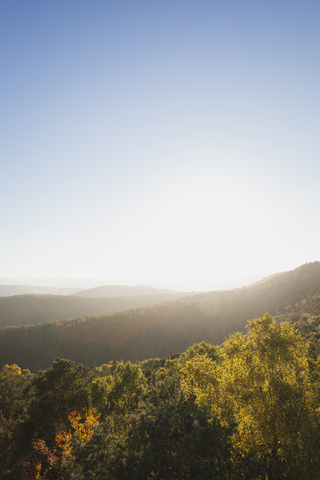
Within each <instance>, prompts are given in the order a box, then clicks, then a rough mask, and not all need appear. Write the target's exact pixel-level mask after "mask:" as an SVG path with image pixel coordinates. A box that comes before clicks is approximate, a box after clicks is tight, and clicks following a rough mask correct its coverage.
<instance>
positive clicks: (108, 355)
mask: <svg viewBox="0 0 320 480" xmlns="http://www.w3.org/2000/svg"><path fill="white" fill-rule="evenodd" d="M2 287H3V288H2V290H1V286H0V295H1V294H2V293H3V296H1V297H0V368H1V370H0V466H1V468H0V479H8V480H9V479H10V480H18V479H26V480H29V479H30V480H34V479H46V480H58V479H59V480H62V479H63V480H72V479H73V480H75V479H77V480H88V479H93V478H94V479H99V480H108V479H110V480H112V479H113V480H114V479H116V480H117V479H119V480H122V479H128V480H138V479H140V480H149V479H150V480H151V479H158V480H187V479H190V480H191V479H201V480H205V479H212V480H214V479H221V480H222V479H229V480H238V479H247V480H250V479H254V480H281V479H292V480H295V479H297V480H301V479H304V480H316V479H317V478H320V458H319V445H320V385H319V378H320V263H319V262H313V263H308V264H305V265H302V266H301V267H299V268H297V269H295V270H292V271H288V272H284V273H281V274H277V275H273V276H271V277H267V278H265V279H264V280H262V281H259V282H257V283H255V284H251V285H249V286H246V287H242V288H239V289H233V290H228V291H227V290H226V291H224V290H221V291H213V292H203V293H194V292H193V293H190V292H174V291H168V290H160V289H155V288H150V287H120V286H117V287H116V286H109V287H99V288H96V289H90V290H86V291H81V292H76V291H73V292H71V293H70V292H65V294H63V295H61V294H60V293H56V294H53V293H52V292H51V293H49V292H48V291H46V292H44V293H39V292H38V293H27V294H23V293H21V294H19V295H16V292H15V290H14V288H13V289H12V290H11V291H10V290H9V286H2ZM4 287H5V288H4ZM1 292H2V293H1ZM8 292H10V293H8Z"/></svg>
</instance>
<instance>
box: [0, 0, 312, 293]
mask: <svg viewBox="0 0 320 480" xmlns="http://www.w3.org/2000/svg"><path fill="white" fill-rule="evenodd" d="M319 25H320V2H319V1H308V0H306V1H295V0H287V1H286V0H283V1H282V0H280V1H279V0H274V1H273V0H269V1H265V2H263V1H258V0H255V1H246V0H243V1H238V0H234V1H228V0H223V1H222V0H221V1H216V0H194V1H188V0H184V1H182V0H181V1H180V0H147V1H135V0H128V1H122V0H114V1H107V0H104V1H99V0H94V1H89V0H87V1H83V0H68V1H61V0H55V1H50V2H49V1H43V0H41V1H34V0H28V1H25V0H1V2H0V69H1V76H0V82H1V91H0V137H1V140H0V162H1V175H0V184H1V185H0V202H1V211H0V216H1V217H0V225H1V236H0V259H1V263H0V277H8V278H23V277H29V278H30V277H33V278H41V277H42V278H43V277H57V278H64V277H65V278H83V277H91V278H112V279H123V278H131V279H136V280H137V281H139V282H152V281H156V280H180V279H184V280H190V279H191V280H200V279H202V280H203V279H212V280H217V279H225V278H238V277H246V278H247V277H254V276H258V275H261V274H269V273H270V274H271V273H274V272H279V271H283V270H289V269H292V268H295V267H297V266H299V265H301V264H302V263H305V262H309V261H314V260H320V221H319V207H320V141H319V138H320V136H319V131H320V128H319V127H320V121H319V115H320V113H319V112H320V108H319V107H320V94H319V85H320V75H319V73H320V61H319V60H320V59H319V47H320V29H319ZM195 288H196V285H195Z"/></svg>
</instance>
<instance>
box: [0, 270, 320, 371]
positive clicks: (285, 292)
mask: <svg viewBox="0 0 320 480" xmlns="http://www.w3.org/2000/svg"><path fill="white" fill-rule="evenodd" d="M316 293H320V263H319V262H315V263H312V264H307V265H303V266H302V267H299V268H298V269H296V270H293V271H291V272H287V273H284V274H282V275H279V276H276V277H273V278H272V279H270V280H266V281H265V282H264V283H262V284H259V285H256V286H251V287H246V288H242V289H236V290H231V291H221V292H212V293H206V294H195V295H190V296H188V297H185V298H180V299H178V300H172V301H170V302H166V303H162V304H158V305H156V306H152V307H143V308H139V309H135V310H128V311H125V312H120V313H114V314H112V315H103V316H90V317H87V318H78V319H73V320H68V321H63V322H55V323H50V324H46V325H36V326H32V327H20V328H18V327H15V328H6V329H2V330H1V331H0V365H3V364H5V363H17V364H19V365H20V366H21V367H23V368H30V369H31V370H36V369H38V368H47V367H48V366H50V365H51V363H52V361H53V360H54V359H55V358H56V357H58V356H60V357H66V358H69V359H71V360H74V361H76V362H81V363H84V364H87V365H91V364H94V363H95V364H97V365H99V364H102V363H106V362H108V361H110V360H112V358H113V357H115V356H116V357H117V358H118V359H123V360H129V359H130V360H142V359H145V358H151V357H163V356H167V355H169V354H170V352H181V351H183V350H185V349H186V348H187V347H188V346H190V345H192V344H193V343H195V342H200V341H202V340H205V341H206V342H211V343H213V344H216V345H217V344H220V343H221V342H223V340H224V339H225V338H226V337H227V336H228V335H229V334H230V333H233V332H235V331H243V329H244V327H245V325H246V322H247V320H248V319H252V318H256V317H259V316H260V315H262V314H264V313H265V312H266V311H268V312H269V313H270V314H271V315H273V316H275V315H281V314H283V313H284V312H285V311H286V309H288V308H289V307H290V306H291V305H292V304H296V303H298V302H301V301H302V300H303V299H305V298H306V297H307V296H308V295H313V294H316Z"/></svg>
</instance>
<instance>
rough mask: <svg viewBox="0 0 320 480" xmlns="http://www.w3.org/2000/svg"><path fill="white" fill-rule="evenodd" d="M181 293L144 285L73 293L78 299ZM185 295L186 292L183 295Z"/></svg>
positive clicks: (102, 288) (114, 286)
mask: <svg viewBox="0 0 320 480" xmlns="http://www.w3.org/2000/svg"><path fill="white" fill-rule="evenodd" d="M176 293H182V292H174V291H172V290H166V289H160V288H155V287H149V286H145V285H135V286H129V285H106V286H104V287H95V288H89V289H87V290H80V291H79V292H76V293H74V294H73V295H77V296H80V297H137V296H143V295H160V294H162V295H163V294H165V295H168V294H176ZM184 294H185V295H187V292H185V293H184Z"/></svg>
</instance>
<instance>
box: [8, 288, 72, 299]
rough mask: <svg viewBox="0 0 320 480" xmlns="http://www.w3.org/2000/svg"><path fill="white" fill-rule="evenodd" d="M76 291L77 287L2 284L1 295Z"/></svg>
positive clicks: (69, 293)
mask: <svg viewBox="0 0 320 480" xmlns="http://www.w3.org/2000/svg"><path fill="white" fill-rule="evenodd" d="M75 292H77V289H76V288H58V287H42V286H33V285H0V297H10V296H13V295H31V294H48V295H72V294H73V293H75Z"/></svg>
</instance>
